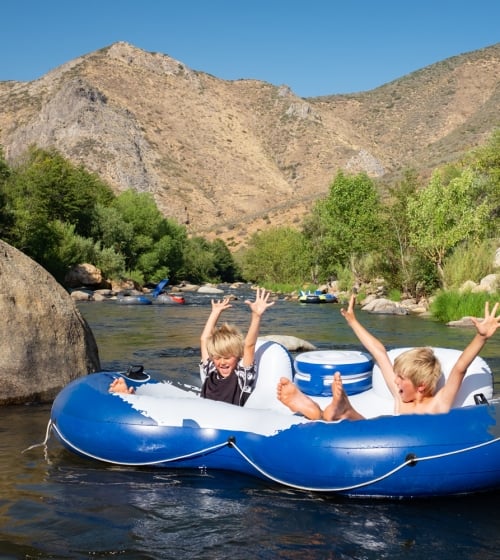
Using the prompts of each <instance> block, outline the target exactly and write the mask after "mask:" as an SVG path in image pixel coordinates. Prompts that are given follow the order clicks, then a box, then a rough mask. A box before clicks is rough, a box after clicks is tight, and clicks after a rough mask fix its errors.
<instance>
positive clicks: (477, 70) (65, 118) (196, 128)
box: [0, 43, 500, 249]
mask: <svg viewBox="0 0 500 560" xmlns="http://www.w3.org/2000/svg"><path fill="white" fill-rule="evenodd" d="M499 76H500V44H497V45H494V46H492V47H488V48H486V49H481V50H479V51H474V52H472V53H468V54H463V55H460V56H456V57H453V58H450V59H447V60H445V61H442V62H440V63H437V64H434V65H432V66H429V67H426V68H424V69H422V70H419V71H417V72H414V73H412V74H410V75H408V76H404V77H402V78H400V79H398V80H395V81H393V82H391V83H389V84H386V85H384V86H382V87H379V88H377V89H375V90H372V91H368V92H363V93H357V94H352V95H333V96H325V97H318V98H308V99H303V98H299V97H297V96H296V95H294V93H293V92H292V91H291V90H290V89H288V88H287V87H286V86H282V87H275V86H272V85H270V84H268V83H265V82H260V81H256V80H238V81H224V80H220V79H218V78H216V77H214V76H211V75H208V74H205V73H202V72H198V71H195V70H191V69H190V68H188V67H186V66H185V65H184V64H182V63H181V62H178V61H176V60H174V59H172V58H170V57H168V56H166V55H162V54H158V53H148V52H145V51H142V50H140V49H137V48H135V47H133V46H131V45H129V44H127V43H116V44H113V45H111V46H110V47H107V48H104V49H101V50H99V51H96V52H93V53H90V54H88V55H85V56H82V57H80V58H78V59H75V60H73V61H70V62H68V63H67V64H65V65H63V66H61V67H59V68H57V69H55V70H54V71H52V72H50V73H48V74H47V75H45V76H44V77H42V78H40V79H38V80H36V81H33V82H29V83H24V82H0V144H2V145H3V147H4V153H5V156H6V157H7V159H8V160H9V161H10V162H13V161H15V159H16V158H17V157H19V156H20V155H21V154H22V153H23V152H24V151H25V150H26V149H27V147H28V146H29V145H30V144H37V145H38V146H40V147H49V146H54V147H56V148H57V149H58V150H59V151H60V152H61V153H63V154H64V155H66V156H67V157H69V158H70V159H71V160H73V161H74V162H76V163H83V164H84V165H85V166H86V167H87V168H88V169H90V170H92V171H95V172H97V173H98V174H99V175H100V176H101V177H103V178H104V179H105V180H107V181H108V182H109V183H110V184H111V185H112V186H113V188H114V189H115V190H116V191H117V192H119V191H122V190H124V189H126V188H129V187H132V188H134V189H136V190H138V191H147V192H151V193H152V194H153V195H154V197H155V200H156V202H157V204H158V206H159V208H160V209H161V210H162V212H163V213H164V214H165V215H166V216H168V217H173V218H175V219H177V220H179V221H180V222H189V223H188V229H189V231H190V232H191V233H193V234H202V235H207V236H209V237H210V236H211V237H213V236H214V235H220V236H221V237H222V238H223V239H225V240H226V242H227V243H228V245H229V246H230V247H232V248H233V249H236V248H237V247H238V246H239V245H240V243H241V242H242V241H244V240H245V239H246V238H247V237H248V235H249V234H250V233H252V232H253V231H256V230H258V229H264V228H265V227H268V226H269V224H272V225H284V224H288V225H298V224H299V223H300V220H301V218H302V216H303V215H304V213H305V211H307V209H308V208H309V206H310V204H311V202H312V201H314V200H315V199H317V198H318V197H320V196H323V195H324V194H325V193H326V192H327V190H328V186H329V184H330V182H331V180H332V178H333V177H334V175H335V174H336V172H337V171H338V170H339V169H344V170H346V171H353V172H358V171H366V172H367V173H368V174H370V175H371V176H373V177H380V178H391V177H393V176H395V175H396V174H398V172H400V171H401V170H402V169H404V168H407V167H414V168H416V169H417V170H419V171H420V172H422V173H424V174H425V173H428V172H429V170H430V169H432V168H433V167H435V166H436V165H439V164H441V163H443V162H447V161H453V160H455V159H457V158H458V157H460V155H461V154H463V153H464V152H465V151H466V150H469V149H470V148H471V147H474V146H476V145H478V144H480V143H482V142H484V141H485V140H486V139H487V138H488V137H489V136H490V134H491V132H492V130H493V129H494V128H495V127H498V126H499V124H500V86H499V84H500V79H499Z"/></svg>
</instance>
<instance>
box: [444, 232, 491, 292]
mask: <svg viewBox="0 0 500 560" xmlns="http://www.w3.org/2000/svg"><path fill="white" fill-rule="evenodd" d="M496 246H497V244H496V243H495V242H494V241H493V240H491V239H485V240H483V241H479V242H477V243H473V242H470V243H467V242H465V243H462V244H461V245H459V246H458V247H457V248H456V249H455V250H454V251H453V252H452V253H451V254H450V255H449V256H448V257H446V259H445V261H444V265H443V278H444V285H445V286H446V287H447V288H448V289H456V288H459V287H460V286H462V284H463V283H464V282H466V281H467V280H472V281H473V282H479V281H480V280H481V278H484V277H485V276H487V275H488V274H492V273H493V272H494V270H493V255H494V254H495V249H496Z"/></svg>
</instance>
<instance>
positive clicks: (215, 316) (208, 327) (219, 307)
mask: <svg viewBox="0 0 500 560" xmlns="http://www.w3.org/2000/svg"><path fill="white" fill-rule="evenodd" d="M211 303H212V311H211V313H210V315H209V316H208V319H207V322H206V323H205V328H204V329H203V332H202V333H201V338H200V349H201V361H202V362H204V361H205V360H207V359H208V358H209V355H208V350H207V340H208V338H209V337H210V336H211V334H212V331H213V330H214V329H215V326H216V325H217V321H218V320H219V317H220V314H221V313H222V312H223V311H224V310H226V309H229V308H230V307H232V305H231V304H230V303H229V298H224V299H222V300H220V301H218V300H215V301H214V300H212V301H211Z"/></svg>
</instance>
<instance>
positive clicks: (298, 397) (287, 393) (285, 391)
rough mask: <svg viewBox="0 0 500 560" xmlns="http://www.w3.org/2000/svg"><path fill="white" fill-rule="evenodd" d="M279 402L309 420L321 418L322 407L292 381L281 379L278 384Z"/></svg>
mask: <svg viewBox="0 0 500 560" xmlns="http://www.w3.org/2000/svg"><path fill="white" fill-rule="evenodd" d="M277 391H278V400H279V401H281V402H282V403H283V404H284V405H286V406H287V407H288V408H289V409H290V410H291V411H292V412H300V413H301V414H303V415H304V416H305V417H306V418H309V420H319V419H320V418H321V409H320V407H319V406H318V405H317V404H316V403H315V402H314V401H313V400H312V399H310V398H309V397H308V396H307V395H304V393H302V391H301V390H300V389H299V388H298V387H297V385H295V384H294V383H293V382H292V381H290V379H287V378H286V377H280V380H279V383H278V389H277Z"/></svg>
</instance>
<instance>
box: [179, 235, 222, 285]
mask: <svg viewBox="0 0 500 560" xmlns="http://www.w3.org/2000/svg"><path fill="white" fill-rule="evenodd" d="M180 274H181V277H182V278H184V279H189V280H190V281H191V282H195V283H202V282H208V281H210V280H214V279H215V277H216V274H217V268H216V266H215V255H214V253H213V252H212V251H211V247H210V243H209V242H208V241H207V240H206V239H204V238H203V237H191V238H190V239H188V241H187V243H186V245H185V250H184V261H183V266H182V269H181V272H180Z"/></svg>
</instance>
